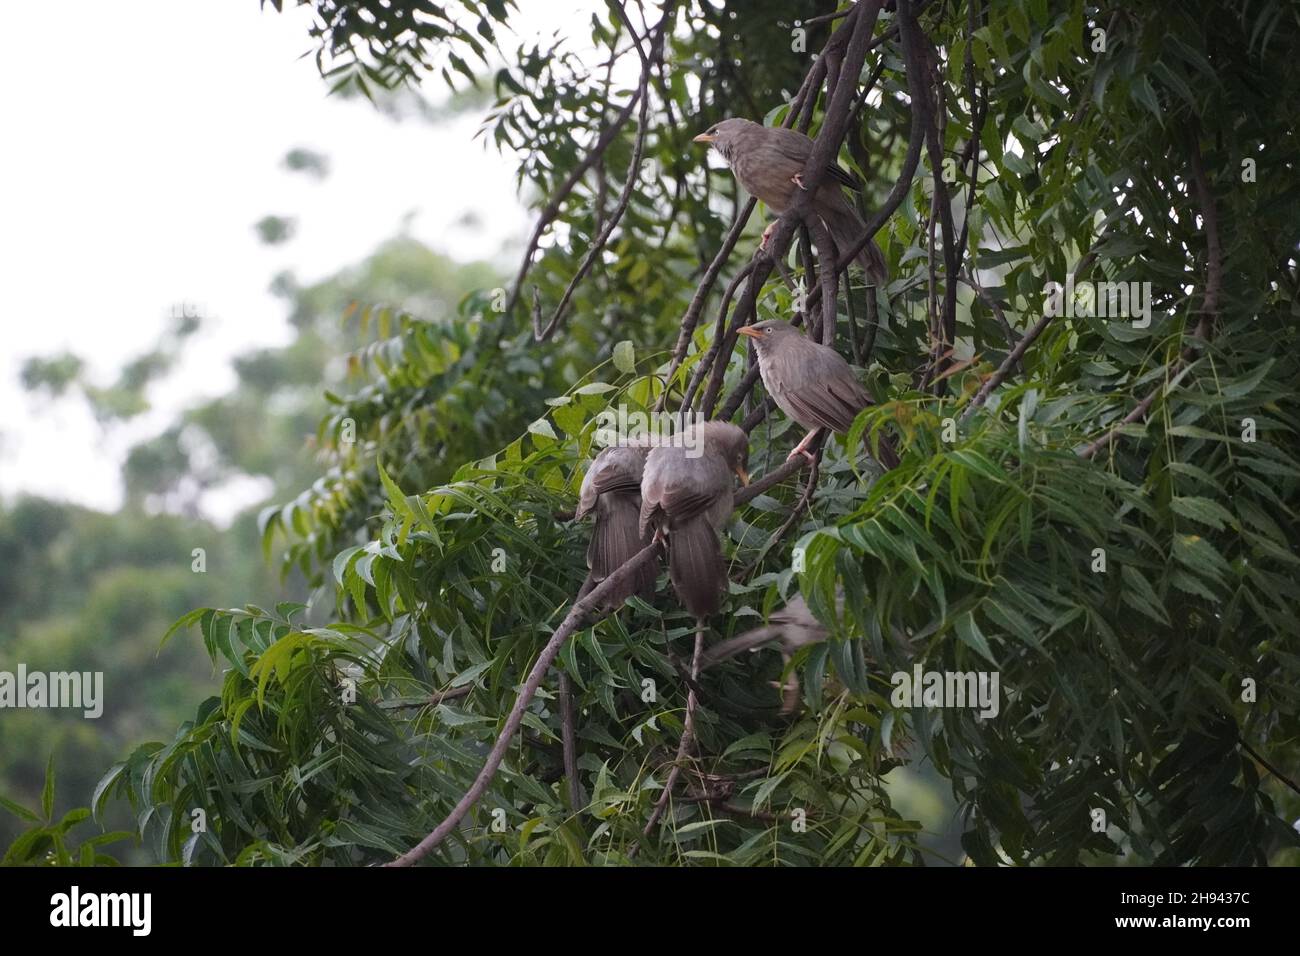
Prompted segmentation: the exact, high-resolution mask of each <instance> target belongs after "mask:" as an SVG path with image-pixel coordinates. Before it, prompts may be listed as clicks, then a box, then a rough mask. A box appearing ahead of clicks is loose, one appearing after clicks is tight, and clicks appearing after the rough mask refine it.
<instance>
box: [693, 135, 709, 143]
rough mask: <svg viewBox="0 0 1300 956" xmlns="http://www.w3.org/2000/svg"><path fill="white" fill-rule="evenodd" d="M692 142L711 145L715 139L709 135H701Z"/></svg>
mask: <svg viewBox="0 0 1300 956" xmlns="http://www.w3.org/2000/svg"><path fill="white" fill-rule="evenodd" d="M691 142H692V143H711V142H713V137H712V136H710V135H709V134H708V133H701V134H700V135H699V136H696V137H695V138H694V139H692V140H691Z"/></svg>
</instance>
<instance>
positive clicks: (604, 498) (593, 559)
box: [587, 494, 658, 607]
mask: <svg viewBox="0 0 1300 956" xmlns="http://www.w3.org/2000/svg"><path fill="white" fill-rule="evenodd" d="M639 510H640V509H639V504H638V502H637V499H636V498H634V497H632V496H631V495H615V494H604V495H601V496H600V499H599V500H598V501H597V503H596V527H595V529H594V530H593V531H592V533H591V542H590V543H589V544H588V545H587V566H588V567H589V568H591V575H590V577H591V579H592V581H593V582H594V583H596V584H599V583H600V582H601V581H603V580H605V578H607V577H609V576H610V575H611V574H613V573H614V572H615V571H617V570H618V569H619V568H620V567H621V566H622V565H624V564H626V563H627V562H628V561H629V560H630V559H631V558H632V557H633V556H634V555H635V554H636V553H637V552H638V551H640V550H641V549H642V548H644V547H645V546H646V545H648V544H649V543H650V532H649V529H647V530H646V532H645V533H644V534H642V533H641V532H640V531H639V530H638V527H637V526H638V520H637V519H638V513H639ZM657 576H658V570H657V568H656V567H655V562H653V561H652V562H647V563H646V564H643V565H642V566H641V567H640V568H638V569H637V572H636V574H635V575H633V577H632V579H631V580H630V581H629V582H628V583H627V586H626V587H623V588H619V589H618V593H615V594H611V595H610V596H609V600H608V602H607V604H608V605H609V606H612V607H616V606H618V605H619V604H622V603H623V601H624V600H626V599H627V598H628V597H630V596H631V595H633V594H638V595H640V596H641V597H649V596H650V595H652V594H653V593H654V587H655V578H656V577H657Z"/></svg>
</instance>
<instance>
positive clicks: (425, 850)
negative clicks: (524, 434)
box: [388, 541, 661, 866]
mask: <svg viewBox="0 0 1300 956" xmlns="http://www.w3.org/2000/svg"><path fill="white" fill-rule="evenodd" d="M660 547H661V545H660V543H659V542H658V541H653V542H651V543H650V544H648V545H646V546H645V547H644V548H642V549H641V550H640V551H638V552H637V553H636V554H635V555H633V556H632V557H631V558H629V559H628V560H627V562H626V563H624V564H623V565H621V566H620V567H619V568H617V569H616V570H615V571H614V573H613V574H611V575H610V576H609V577H607V578H606V579H605V580H604V581H601V582H600V584H598V585H596V586H595V587H594V588H592V589H591V590H590V591H589V592H588V593H587V594H586V595H585V596H584V597H582V598H580V599H579V600H577V601H575V602H574V604H573V606H572V607H571V608H570V609H569V613H568V614H567V615H565V618H564V620H563V621H561V622H560V626H559V627H557V628H556V629H555V630H554V631H553V632H552V633H551V637H550V640H548V641H547V642H546V646H545V647H543V648H542V652H541V653H540V654H539V655H538V656H537V661H536V663H534V664H533V668H532V670H530V671H529V672H528V678H527V680H525V681H524V686H523V687H522V688H520V691H519V697H518V698H516V700H515V705H514V707H512V708H511V709H510V714H509V716H507V717H506V722H505V724H504V725H502V727H501V732H500V733H499V734H497V739H496V742H495V743H494V744H493V745H492V749H491V751H489V752H488V756H487V760H485V761H484V763H483V769H482V770H480V771H479V774H478V776H477V777H476V778H475V779H474V782H473V784H471V785H470V788H469V789H468V790H467V791H465V795H464V796H463V797H461V798H460V801H459V802H458V803H457V804H456V806H455V807H453V808H452V810H451V812H450V813H448V814H447V816H446V818H445V819H444V820H443V821H442V822H441V823H439V824H438V825H437V826H436V827H435V828H434V829H433V831H432V832H430V833H429V835H428V836H426V837H425V838H424V839H423V840H421V841H420V842H419V843H418V844H417V845H416V846H415V847H414V848H412V849H411V850H409V851H407V852H406V853H403V854H402V855H401V856H399V857H398V858H397V859H395V860H393V861H392V862H391V863H389V864H388V866H411V865H412V864H415V863H418V862H419V861H420V860H422V859H424V858H425V857H426V856H428V855H429V854H430V853H432V852H433V851H434V849H436V848H437V846H438V844H440V843H442V841H443V840H445V839H446V838H447V836H448V835H449V834H450V833H451V831H452V830H454V829H455V828H456V826H457V824H459V823H460V821H461V820H462V819H464V817H465V814H466V813H468V812H469V809H470V807H472V806H474V804H475V803H477V802H478V801H479V800H480V799H481V798H482V797H483V794H485V793H486V792H487V789H488V787H489V786H490V785H491V783H492V778H493V777H495V776H496V772H497V768H498V767H500V766H501V761H502V760H504V759H505V756H506V751H507V750H509V749H510V742H511V740H512V739H513V738H514V735H515V733H516V732H517V731H518V730H519V726H520V724H522V723H523V719H524V713H525V712H526V711H527V710H528V705H529V704H531V703H532V701H533V697H534V696H536V694H537V688H539V687H540V686H541V684H542V679H543V678H544V677H545V676H546V672H547V671H548V670H550V668H551V664H552V663H553V662H554V660H555V658H556V655H558V654H559V653H560V648H562V647H563V646H564V642H565V641H567V640H568V639H569V638H570V637H572V636H573V634H574V632H576V631H577V630H578V629H579V628H580V627H581V626H583V624H584V622H586V621H587V619H588V617H589V616H591V615H593V614H595V613H596V612H597V609H598V608H599V607H600V606H601V604H602V603H603V602H604V600H605V598H606V596H608V595H610V594H612V593H614V592H615V591H618V590H619V589H621V588H623V587H625V586H626V585H627V584H628V583H629V582H630V581H631V579H632V577H633V576H634V575H635V574H636V573H637V571H638V569H640V568H641V566H642V565H644V564H646V563H647V562H649V561H651V560H652V559H654V557H655V556H656V555H657V554H658V552H659V550H660Z"/></svg>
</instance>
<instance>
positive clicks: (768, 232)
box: [758, 222, 776, 250]
mask: <svg viewBox="0 0 1300 956" xmlns="http://www.w3.org/2000/svg"><path fill="white" fill-rule="evenodd" d="M775 231H776V223H774V222H769V223H768V224H767V228H766V229H764V230H763V238H762V239H760V240H759V241H758V248H760V249H763V250H766V249H767V243H768V241H769V240H770V239H771V238H772V233H773V232H775Z"/></svg>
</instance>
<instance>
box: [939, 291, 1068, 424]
mask: <svg viewBox="0 0 1300 956" xmlns="http://www.w3.org/2000/svg"><path fill="white" fill-rule="evenodd" d="M1053 318H1054V316H1053V315H1052V313H1050V312H1049V313H1047V314H1046V315H1044V316H1043V317H1042V318H1041V319H1039V320H1038V321H1037V322H1035V323H1034V325H1033V328H1031V329H1030V330H1029V331H1028V332H1026V333H1025V335H1024V338H1022V339H1021V340H1020V341H1019V342H1017V343H1016V347H1015V348H1013V349H1012V350H1011V351H1010V352H1008V353H1007V357H1006V358H1005V359H1003V360H1002V364H1001V365H999V366H998V370H997V371H996V372H994V373H993V374H992V375H990V376H989V377H988V381H986V382H985V383H984V384H983V385H982V386H980V390H979V391H978V392H976V393H975V397H974V398H972V399H971V402H970V404H969V405H967V406H966V408H965V409H964V410H963V411H962V413H961V419H960V420H961V421H965V420H966V419H967V418H969V417H970V416H971V415H972V414H973V413H974V411H975V409H977V408H979V407H980V406H981V405H983V404H984V403H985V402H986V401H988V397H989V396H990V395H992V394H993V390H994V389H995V388H997V387H998V386H999V385H1001V384H1002V383H1003V382H1004V381H1006V377H1007V376H1008V375H1010V374H1011V370H1012V369H1013V368H1015V367H1016V365H1017V364H1019V362H1020V358H1021V356H1023V355H1024V354H1025V349H1027V348H1029V345H1030V343H1032V342H1033V341H1034V339H1036V338H1038V336H1040V335H1042V333H1043V329H1045V328H1047V324H1048V323H1049V322H1051V321H1052V319H1053Z"/></svg>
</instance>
